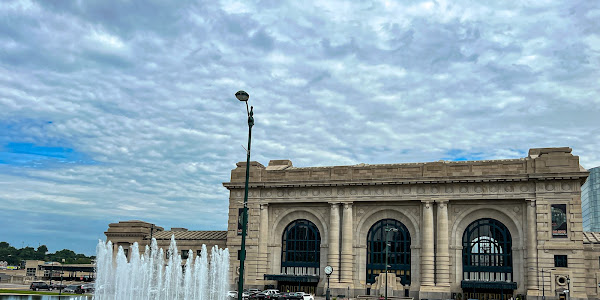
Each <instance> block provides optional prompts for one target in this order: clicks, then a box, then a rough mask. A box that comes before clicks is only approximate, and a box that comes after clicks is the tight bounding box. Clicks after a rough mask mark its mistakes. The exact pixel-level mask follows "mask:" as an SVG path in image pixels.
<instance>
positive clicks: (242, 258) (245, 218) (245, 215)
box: [235, 91, 254, 300]
mask: <svg viewBox="0 0 600 300" xmlns="http://www.w3.org/2000/svg"><path fill="white" fill-rule="evenodd" d="M235 97H236V98H237V99H238V100H240V101H242V102H245V103H246V112H247V113H248V150H246V185H245V187H244V210H243V212H242V245H241V251H240V280H239V282H238V300H242V293H243V292H244V261H245V260H246V230H247V227H248V181H249V180H250V143H251V141H252V126H254V116H253V115H254V113H253V111H252V110H253V108H254V107H252V106H250V110H248V98H250V95H248V93H246V92H244V91H238V92H237V93H235Z"/></svg>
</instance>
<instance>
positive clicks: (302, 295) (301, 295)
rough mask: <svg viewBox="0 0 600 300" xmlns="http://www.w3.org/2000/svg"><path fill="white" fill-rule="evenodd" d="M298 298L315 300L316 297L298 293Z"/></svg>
mask: <svg viewBox="0 0 600 300" xmlns="http://www.w3.org/2000/svg"><path fill="white" fill-rule="evenodd" d="M296 294H298V296H300V300H315V297H313V295H311V294H309V293H305V292H297V293H296Z"/></svg>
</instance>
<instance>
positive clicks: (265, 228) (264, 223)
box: [256, 204, 269, 280]
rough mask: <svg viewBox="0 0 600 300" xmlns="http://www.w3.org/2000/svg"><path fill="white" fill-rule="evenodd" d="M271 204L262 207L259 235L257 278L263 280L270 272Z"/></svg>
mask: <svg viewBox="0 0 600 300" xmlns="http://www.w3.org/2000/svg"><path fill="white" fill-rule="evenodd" d="M268 236H269V204H261V205H260V232H259V235H258V268H257V274H256V278H257V279H258V280H262V279H263V274H267V273H269V272H268V267H269V263H268V257H267V254H268V241H267V238H268Z"/></svg>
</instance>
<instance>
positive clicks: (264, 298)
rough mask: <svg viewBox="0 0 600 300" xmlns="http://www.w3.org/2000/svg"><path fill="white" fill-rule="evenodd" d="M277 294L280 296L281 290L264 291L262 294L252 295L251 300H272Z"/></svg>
mask: <svg viewBox="0 0 600 300" xmlns="http://www.w3.org/2000/svg"><path fill="white" fill-rule="evenodd" d="M276 294H279V290H275V289H268V290H264V291H262V292H260V293H256V294H253V295H250V297H249V299H251V300H270V299H271V298H272V297H273V296H275V295H276ZM273 299H274V297H273Z"/></svg>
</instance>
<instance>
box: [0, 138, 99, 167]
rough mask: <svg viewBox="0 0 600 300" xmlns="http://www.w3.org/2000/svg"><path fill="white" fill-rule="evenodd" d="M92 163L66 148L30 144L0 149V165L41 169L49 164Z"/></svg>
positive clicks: (81, 154) (14, 144)
mask: <svg viewBox="0 0 600 300" xmlns="http://www.w3.org/2000/svg"><path fill="white" fill-rule="evenodd" d="M56 163H58V164H64V163H78V164H90V163H93V161H92V160H91V159H89V158H88V157H87V156H86V155H85V154H83V153H80V152H77V151H75V150H74V149H72V148H66V147H46V146H37V145H34V144H32V143H8V144H6V145H4V146H3V147H2V149H0V164H7V165H14V166H29V167H41V166H44V165H50V164H56Z"/></svg>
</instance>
